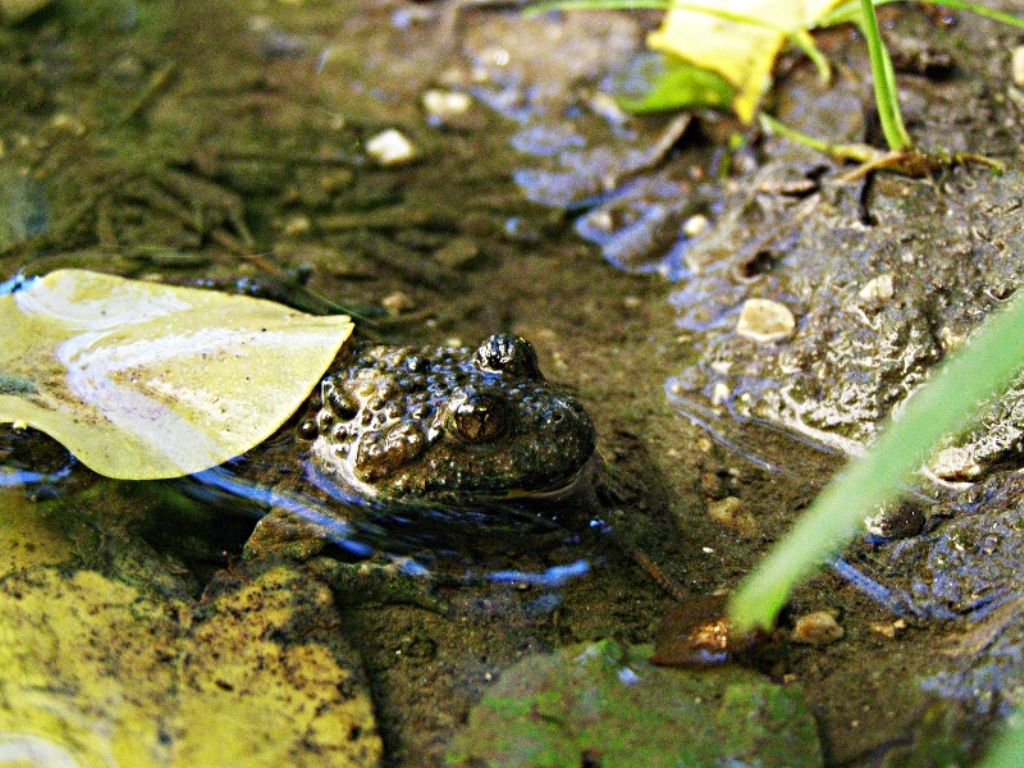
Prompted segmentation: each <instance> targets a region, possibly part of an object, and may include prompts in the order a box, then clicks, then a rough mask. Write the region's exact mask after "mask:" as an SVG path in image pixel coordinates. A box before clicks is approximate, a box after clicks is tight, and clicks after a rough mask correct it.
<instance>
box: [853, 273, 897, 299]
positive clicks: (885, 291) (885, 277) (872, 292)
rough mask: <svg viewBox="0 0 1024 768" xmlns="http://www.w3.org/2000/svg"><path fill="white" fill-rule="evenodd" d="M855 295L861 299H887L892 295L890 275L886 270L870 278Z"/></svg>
mask: <svg viewBox="0 0 1024 768" xmlns="http://www.w3.org/2000/svg"><path fill="white" fill-rule="evenodd" d="M857 295H858V296H859V297H860V298H861V299H862V300H863V301H888V300H889V299H891V298H892V296H893V287H892V275H891V274H889V273H888V272H886V273H885V274H881V275H877V276H876V277H873V278H871V279H870V280H868V281H867V282H866V283H864V285H863V286H862V287H861V289H860V291H858V293H857Z"/></svg>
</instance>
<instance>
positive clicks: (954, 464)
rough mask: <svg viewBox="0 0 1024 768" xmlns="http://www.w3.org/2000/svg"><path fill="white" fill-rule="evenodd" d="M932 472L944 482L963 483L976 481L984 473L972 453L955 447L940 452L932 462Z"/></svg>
mask: <svg viewBox="0 0 1024 768" xmlns="http://www.w3.org/2000/svg"><path fill="white" fill-rule="evenodd" d="M931 470H932V472H934V473H935V476H936V477H940V478H942V479H943V480H949V481H961V482H962V481H965V480H976V479H977V478H978V477H979V476H980V475H981V472H982V468H981V465H980V464H978V462H977V461H975V459H974V456H972V455H971V452H970V451H968V450H967V449H965V448H958V447H955V446H954V447H952V448H946V449H944V450H941V451H939V452H938V453H937V454H936V455H935V458H933V459H932V461H931Z"/></svg>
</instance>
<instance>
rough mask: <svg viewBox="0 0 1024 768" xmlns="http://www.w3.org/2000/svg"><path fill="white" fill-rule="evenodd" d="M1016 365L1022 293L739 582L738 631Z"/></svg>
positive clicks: (767, 610) (771, 610) (1021, 346)
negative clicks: (750, 572) (753, 569)
mask: <svg viewBox="0 0 1024 768" xmlns="http://www.w3.org/2000/svg"><path fill="white" fill-rule="evenodd" d="M1022 365H1024V289H1022V290H1019V291H1017V293H1016V294H1015V295H1014V297H1013V299H1012V300H1011V301H1010V303H1009V304H1008V305H1007V306H1006V307H1004V308H1002V309H1001V310H999V311H997V312H996V313H994V314H993V315H992V316H991V317H990V318H989V319H988V320H987V321H986V322H985V323H984V325H983V326H982V327H981V328H979V329H978V331H977V332H976V333H975V334H974V335H973V336H972V337H971V339H970V343H969V344H968V345H967V346H966V347H965V348H964V349H963V350H961V351H960V352H959V353H958V354H956V355H954V356H953V357H951V358H950V359H949V361H948V362H947V363H945V364H944V365H943V366H941V367H940V368H939V370H938V371H937V372H936V375H935V376H934V377H933V378H932V380H931V381H930V382H928V384H926V385H925V386H923V387H922V388H921V389H920V390H919V391H918V392H917V393H916V394H915V395H914V396H913V397H912V398H911V399H910V401H909V402H908V403H907V407H906V409H905V410H904V412H903V414H902V416H901V417H900V418H899V420H898V421H896V422H894V423H892V424H890V425H889V426H888V427H887V428H886V429H885V431H884V432H883V433H882V434H881V435H880V436H879V438H878V440H877V442H876V444H875V445H874V447H873V448H872V449H871V450H870V452H869V453H868V454H867V455H865V456H864V457H862V458H859V459H856V460H854V461H852V462H851V463H850V464H848V465H847V467H846V468H845V469H844V470H843V471H842V472H840V473H839V474H838V475H837V476H836V478H835V479H834V480H833V481H832V482H831V483H830V484H829V485H828V487H827V488H826V489H825V490H824V491H823V492H822V493H821V495H820V496H818V498H817V499H815V501H814V503H813V504H812V505H811V507H810V508H809V509H808V510H807V512H806V513H804V514H803V515H802V516H801V517H800V519H799V520H798V521H797V522H796V524H795V525H794V526H793V529H792V530H791V531H790V532H789V534H787V535H786V537H785V538H784V539H783V540H782V541H780V542H779V543H778V544H777V545H776V546H775V547H774V548H773V549H772V551H771V552H769V553H768V556H767V557H766V558H765V559H764V560H763V561H762V562H761V563H760V565H758V567H757V568H756V569H755V571H754V572H753V573H752V574H750V576H748V577H747V578H746V579H745V580H744V582H743V583H742V584H741V585H740V588H739V590H738V591H737V592H736V594H735V595H734V597H733V598H732V601H731V604H730V608H729V611H730V614H731V616H732V618H733V621H734V622H735V623H736V626H737V627H738V628H740V629H741V630H742V629H749V628H751V627H754V626H764V627H768V626H771V624H772V622H773V621H774V620H775V617H776V615H777V614H778V612H779V610H780V609H781V607H782V605H783V603H784V602H785V600H786V597H787V595H788V594H789V592H790V589H791V588H792V587H793V585H794V584H796V582H797V581H799V580H800V579H801V578H803V577H804V576H806V575H808V574H809V573H810V572H811V571H813V570H814V569H815V568H817V567H818V566H819V565H821V564H822V563H823V562H825V561H826V560H827V559H828V558H829V557H830V556H831V555H833V554H834V553H835V552H836V551H837V550H838V549H839V548H840V547H841V546H842V544H843V543H844V542H845V541H847V540H848V539H849V538H850V536H851V535H853V533H854V532H855V531H856V530H857V528H858V526H859V525H860V523H861V521H862V520H863V519H864V517H865V516H867V515H868V514H870V513H871V512H873V511H874V510H875V509H876V508H877V507H878V505H880V504H883V503H885V502H886V501H889V500H891V499H892V498H894V497H895V496H896V495H897V494H898V492H899V489H900V485H901V484H902V483H903V482H904V481H905V480H906V479H907V478H908V477H909V476H910V474H911V473H912V472H913V471H914V470H915V469H916V468H917V467H919V466H920V464H921V462H922V461H923V460H924V459H925V458H926V457H927V455H928V453H929V452H930V451H931V450H933V449H934V447H935V446H936V445H937V444H938V442H939V441H940V440H941V439H942V438H943V437H944V436H946V435H949V434H952V433H955V432H957V431H958V430H960V429H962V428H963V427H964V426H966V425H967V424H968V423H969V422H970V421H971V419H972V418H973V416H974V413H975V411H976V410H977V408H978V406H979V404H981V403H983V402H984V401H985V400H987V399H988V398H990V397H992V395H994V394H995V393H996V392H998V391H999V390H1000V389H1001V388H1003V387H1005V386H1006V385H1007V384H1008V383H1009V382H1010V381H1011V379H1012V378H1013V377H1014V375H1015V374H1016V373H1017V372H1018V371H1019V370H1020V368H1021V367H1022Z"/></svg>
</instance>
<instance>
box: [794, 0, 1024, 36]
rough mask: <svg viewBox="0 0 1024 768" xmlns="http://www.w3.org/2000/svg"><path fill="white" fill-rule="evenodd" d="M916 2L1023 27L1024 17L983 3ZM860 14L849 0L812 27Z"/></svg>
mask: <svg viewBox="0 0 1024 768" xmlns="http://www.w3.org/2000/svg"><path fill="white" fill-rule="evenodd" d="M899 2H904V0H873V3H872V4H873V5H874V6H875V7H876V8H877V7H879V6H882V5H889V4H890V3H899ZM918 2H920V3H921V4H922V5H937V6H940V7H942V8H951V9H953V10H954V11H966V12H968V13H973V14H975V15H976V16H981V17H983V18H986V19H993V20H994V21H999V22H1002V23H1003V24H1009V25H1010V26H1011V27H1017V28H1018V29H1024V19H1021V18H1020V17H1019V16H1014V15H1012V14H1009V13H1006V12H1004V11H997V10H995V9H993V8H986V7H985V6H984V5H979V4H978V3H971V2H966V0H918ZM860 14H861V7H860V0H850V2H848V3H843V4H842V5H840V6H838V7H837V8H835V9H833V10H832V11H830V12H829V13H826V14H825V15H824V16H822V17H821V18H820V19H818V21H817V22H815V24H814V27H815V28H816V29H823V28H825V27H834V26H835V25H837V24H846V23H848V22H853V23H857V20H858V19H859V18H860Z"/></svg>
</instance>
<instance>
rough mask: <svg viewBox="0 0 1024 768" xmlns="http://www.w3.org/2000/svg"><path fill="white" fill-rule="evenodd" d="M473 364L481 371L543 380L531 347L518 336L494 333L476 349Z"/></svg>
mask: <svg viewBox="0 0 1024 768" xmlns="http://www.w3.org/2000/svg"><path fill="white" fill-rule="evenodd" d="M473 364H474V365H476V367H477V368H479V369H480V370H481V371H491V372H492V373H507V374H509V375H512V376H518V377H521V378H527V379H543V378H544V377H543V376H542V375H541V373H540V368H539V367H538V366H537V353H536V352H535V351H534V350H533V345H532V344H531V343H530V342H528V341H527V340H526V339H524V338H522V337H520V336H513V335H512V334H509V333H496V334H494V335H493V336H491V337H490V338H488V339H487V340H486V341H484V343H483V344H481V345H480V348H479V349H477V351H476V354H475V355H474V356H473Z"/></svg>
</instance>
